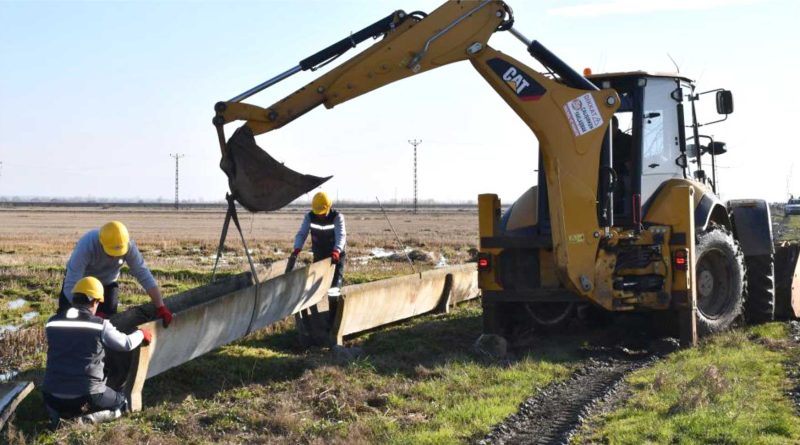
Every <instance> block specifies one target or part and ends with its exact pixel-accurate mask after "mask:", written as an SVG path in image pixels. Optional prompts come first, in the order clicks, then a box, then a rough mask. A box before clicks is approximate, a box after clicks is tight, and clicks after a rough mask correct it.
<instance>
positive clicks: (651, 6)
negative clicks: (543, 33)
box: [547, 0, 762, 17]
mask: <svg viewBox="0 0 800 445" xmlns="http://www.w3.org/2000/svg"><path fill="white" fill-rule="evenodd" d="M758 1H762V0H672V1H668V2H665V1H661V0H611V1H605V2H602V3H585V4H582V5H574V6H564V7H560V8H551V9H548V10H547V14H548V15H554V16H563V17H596V16H601V15H621V14H647V13H652V12H662V11H696V10H708V9H715V8H722V7H726V6H733V5H742V4H748V3H756V2H758Z"/></svg>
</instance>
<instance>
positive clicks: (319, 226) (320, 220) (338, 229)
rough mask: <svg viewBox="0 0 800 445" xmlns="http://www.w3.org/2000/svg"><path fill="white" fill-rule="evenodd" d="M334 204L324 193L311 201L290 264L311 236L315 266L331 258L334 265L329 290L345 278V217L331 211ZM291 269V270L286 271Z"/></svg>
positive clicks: (339, 284)
mask: <svg viewBox="0 0 800 445" xmlns="http://www.w3.org/2000/svg"><path fill="white" fill-rule="evenodd" d="M332 206H333V202H332V201H331V198H329V197H328V195H327V194H326V193H325V192H319V193H317V194H316V195H314V198H313V199H312V200H311V211H310V212H308V213H306V215H305V217H303V222H302V224H300V230H298V231H297V235H295V237H294V251H292V255H291V257H290V258H289V263H290V264H292V265H293V264H294V262H295V260H296V259H297V255H299V254H300V251H301V250H302V249H303V244H305V242H306V238H308V234H309V233H311V251H312V252H313V253H314V262H317V261H319V260H322V259H325V258H330V259H331V262H332V263H333V264H335V265H336V270H335V272H334V274H333V281H332V282H331V288H335V289H338V288H341V287H342V278H343V276H344V260H345V244H346V242H347V232H346V230H345V226H344V215H342V214H341V213H339V212H338V211H337V210H334V209H333V208H332ZM289 269H291V267H289Z"/></svg>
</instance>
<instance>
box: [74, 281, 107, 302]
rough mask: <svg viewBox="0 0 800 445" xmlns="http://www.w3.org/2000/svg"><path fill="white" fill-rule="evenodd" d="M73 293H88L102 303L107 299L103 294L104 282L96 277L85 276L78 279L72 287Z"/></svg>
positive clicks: (88, 295)
mask: <svg viewBox="0 0 800 445" xmlns="http://www.w3.org/2000/svg"><path fill="white" fill-rule="evenodd" d="M72 293H73V294H83V295H86V296H87V297H89V298H91V299H93V300H97V301H99V302H101V303H102V302H103V301H105V300H106V298H105V296H103V283H101V282H100V280H98V279H97V278H95V277H83V278H81V279H80V280H78V282H77V283H75V287H73V288H72Z"/></svg>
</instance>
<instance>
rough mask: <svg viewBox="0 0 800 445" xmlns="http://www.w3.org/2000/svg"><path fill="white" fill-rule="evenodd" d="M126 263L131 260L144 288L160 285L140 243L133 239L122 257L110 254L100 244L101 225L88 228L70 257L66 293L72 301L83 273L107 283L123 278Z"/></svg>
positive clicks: (134, 274) (133, 272)
mask: <svg viewBox="0 0 800 445" xmlns="http://www.w3.org/2000/svg"><path fill="white" fill-rule="evenodd" d="M124 263H128V267H130V270H131V275H133V276H134V277H135V278H136V281H138V282H139V284H141V285H142V287H143V288H144V290H146V291H147V290H150V289H152V288H154V287H156V286H157V284H156V280H155V278H153V274H152V273H150V269H148V268H147V265H145V264H144V258H142V254H141V253H139V248H138V247H136V243H135V242H134V241H133V240H130V242H129V243H128V253H126V254H125V256H124V257H122V258H114V257H111V256H109V255H108V254H107V253H106V252H105V251H104V250H103V246H102V245H101V244H100V231H99V230H98V229H94V230H90V231H88V232H86V233H85V234H84V235H83V236H82V237H81V238H80V239H79V240H78V243H77V244H76V245H75V249H74V250H73V251H72V255H71V256H70V257H69V261H67V274H66V277H65V278H64V295H65V296H66V297H67V300H69V302H70V303H72V288H73V287H75V283H77V282H78V280H80V279H81V278H83V277H95V278H97V279H98V280H100V282H101V283H103V285H108V284H111V283H113V282H115V281H117V279H118V278H119V271H120V269H121V268H122V265H123V264H124Z"/></svg>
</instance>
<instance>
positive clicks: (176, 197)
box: [170, 153, 186, 210]
mask: <svg viewBox="0 0 800 445" xmlns="http://www.w3.org/2000/svg"><path fill="white" fill-rule="evenodd" d="M184 156H186V155H184V154H180V153H171V154H170V157H173V158H175V210H178V208H179V201H178V161H179V160H180V159H181V158H182V157H184Z"/></svg>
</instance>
